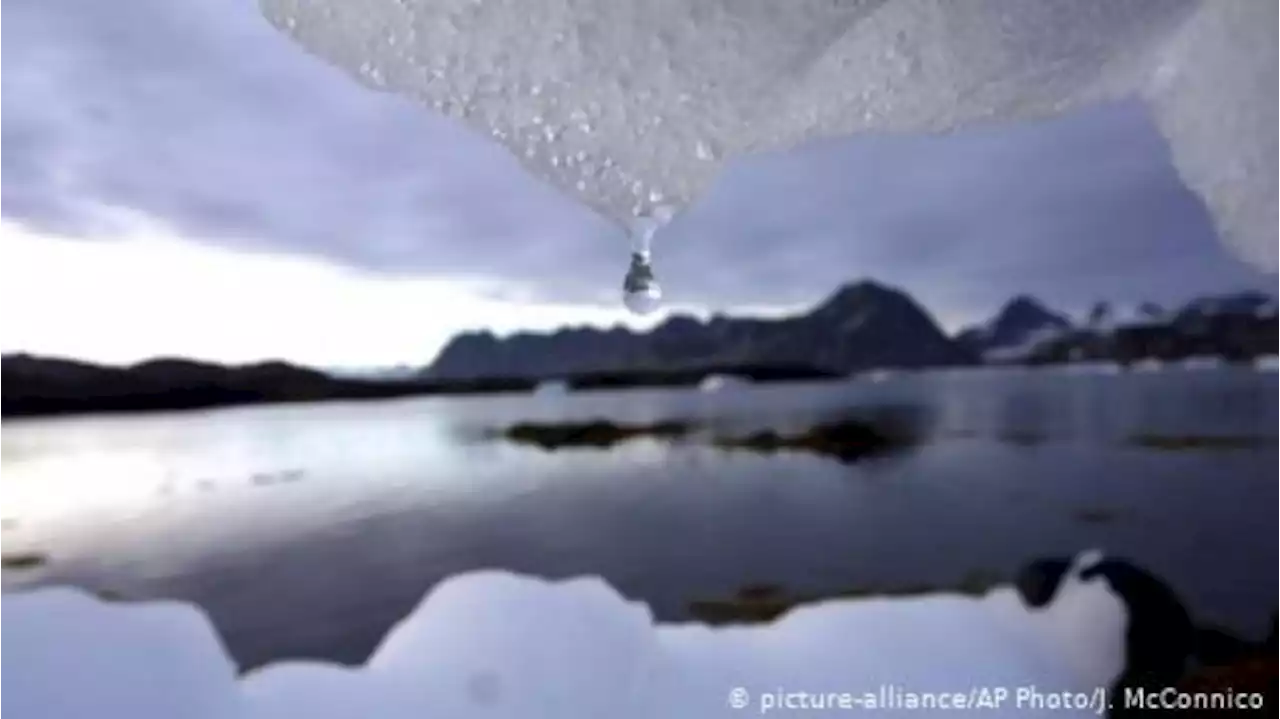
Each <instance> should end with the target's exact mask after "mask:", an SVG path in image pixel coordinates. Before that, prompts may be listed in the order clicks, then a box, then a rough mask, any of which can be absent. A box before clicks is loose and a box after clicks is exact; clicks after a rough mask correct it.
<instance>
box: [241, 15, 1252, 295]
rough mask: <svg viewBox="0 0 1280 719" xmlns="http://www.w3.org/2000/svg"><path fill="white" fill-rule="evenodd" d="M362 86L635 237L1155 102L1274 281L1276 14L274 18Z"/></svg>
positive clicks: (1235, 237)
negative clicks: (843, 144)
mask: <svg viewBox="0 0 1280 719" xmlns="http://www.w3.org/2000/svg"><path fill="white" fill-rule="evenodd" d="M260 3H261V6H262V9H263V11H264V14H265V15H266V17H267V18H268V20H269V21H270V22H272V23H273V24H274V25H275V26H277V27H278V28H279V29H280V30H281V31H283V32H285V33H287V34H288V35H290V36H291V37H293V38H294V39H296V40H297V41H298V42H299V43H301V45H302V46H303V47H305V48H307V49H308V50H310V51H311V52H313V53H315V54H316V55H318V56H320V57H322V58H324V59H326V60H328V61H330V62H332V63H334V64H336V65H337V66H340V67H342V68H345V69H346V70H347V71H349V72H350V73H351V74H352V75H354V76H355V77H356V78H358V79H359V80H360V81H361V82H363V83H365V84H366V85H368V86H370V87H374V88H377V89H380V90H387V91H391V92H396V93H400V94H403V95H408V96H411V97H413V98H416V99H417V100H419V101H421V102H423V103H425V104H426V105H427V106H429V107H431V108H434V109H435V110H438V111H440V112H443V113H446V114H448V115H451V116H453V117H455V118H457V119H459V120H461V121H463V122H466V123H468V124H470V125H471V126H472V127H474V128H475V129H477V130H478V131H480V132H482V133H484V134H485V135H489V136H492V137H493V138H494V139H495V140H497V141H498V142H500V143H503V144H505V145H506V146H507V147H508V148H510V149H511V151H512V152H513V154H514V155H515V157H516V158H518V159H519V160H520V161H521V162H523V163H524V164H525V166H526V167H527V168H528V169H529V170H531V171H532V172H533V174H535V175H537V176H539V177H541V178H544V179H546V180H548V181H550V182H551V183H553V184H554V185H556V186H558V187H560V188H561V189H563V190H564V191H565V192H567V193H568V194H570V195H571V196H576V197H578V198H580V199H581V200H582V201H583V202H585V203H587V204H588V205H590V206H591V207H593V208H595V209H596V210H598V211H599V212H601V213H602V214H604V215H605V216H607V217H611V218H613V219H615V220H616V221H618V222H619V223H620V224H622V225H623V226H624V227H625V226H627V223H628V221H629V218H631V217H633V216H640V215H652V214H653V213H654V210H655V209H656V208H657V207H658V206H661V205H669V206H672V207H677V208H679V207H683V206H685V205H687V204H688V203H690V202H691V201H693V200H695V199H696V198H697V197H699V195H700V194H701V193H702V192H703V191H704V190H705V189H706V188H707V187H708V185H709V184H710V183H711V182H712V181H713V180H714V178H715V176H716V175H717V173H718V172H720V170H721V169H722V167H723V166H724V164H725V163H726V162H727V161H730V160H732V159H733V158H735V157H741V156H743V155H744V154H747V153H752V152H759V151H767V150H777V149H785V148H789V147H792V146H794V145H796V144H798V143H800V142H803V141H805V140H809V139H817V138H825V137H833V136H843V135H847V134H851V133H859V132H869V131H893V132H941V131H947V130H950V129H952V128H955V127H958V126H962V125H965V124H968V123H973V122H977V121H982V120H989V119H1030V118H1038V117H1044V116H1048V115H1052V114H1055V113H1060V112H1063V111H1066V110H1070V109H1072V108H1076V107H1079V106H1083V105H1087V104H1090V103H1097V102H1101V101H1107V100H1114V99H1120V98H1127V97H1134V96H1137V97H1141V98H1144V99H1145V100H1146V101H1147V102H1148V104H1149V106H1150V107H1151V108H1152V110H1153V116H1154V118H1155V121H1156V123H1157V125H1158V126H1159V128H1160V130H1161V131H1162V132H1163V133H1164V135H1165V136H1166V137H1167V138H1168V140H1169V141H1170V145H1171V150H1172V157H1173V160H1174V163H1175V166H1176V167H1177V168H1178V170H1179V171H1180V173H1181V175H1182V177H1183V178H1184V180H1185V181H1186V183H1187V184H1188V186H1189V187H1191V188H1192V189H1193V190H1195V191H1196V192H1197V193H1199V194H1200V196H1201V197H1203V198H1204V200H1205V201H1206V203H1207V204H1208V206H1209V208H1210V210H1211V211H1212V213H1213V215H1214V217H1215V221H1216V223H1217V225H1218V228H1219V230H1220V231H1221V233H1222V235H1223V236H1224V238H1225V239H1226V241H1227V242H1228V243H1229V245H1230V246H1231V247H1232V248H1233V249H1234V250H1236V251H1237V252H1238V253H1239V254H1240V256H1242V257H1244V258H1245V259H1247V260H1249V261H1251V262H1253V263H1254V264H1255V265H1257V266H1260V267H1261V268H1263V269H1265V270H1269V271H1274V270H1275V269H1276V266H1277V224H1276V217H1277V200H1276V197H1277V184H1276V176H1277V167H1276V157H1277V130H1276V127H1277V109H1276V107H1277V99H1276V87H1277V70H1276V68H1277V63H1276V52H1277V50H1276V47H1277V4H1276V3H1275V2H1269V1H1267V0H966V1H965V2H954V1H952V0H696V1H694V0H260Z"/></svg>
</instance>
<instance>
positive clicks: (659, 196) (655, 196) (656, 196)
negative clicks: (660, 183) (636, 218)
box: [649, 190, 662, 205]
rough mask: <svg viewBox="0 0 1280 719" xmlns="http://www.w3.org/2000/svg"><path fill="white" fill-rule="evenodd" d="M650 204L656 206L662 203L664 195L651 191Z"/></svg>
mask: <svg viewBox="0 0 1280 719" xmlns="http://www.w3.org/2000/svg"><path fill="white" fill-rule="evenodd" d="M649 202H652V203H654V204H655V205H656V204H658V203H659V202H662V193H661V192H658V191H657V190H651V191H650V192H649Z"/></svg>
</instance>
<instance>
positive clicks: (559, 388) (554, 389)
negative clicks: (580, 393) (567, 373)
mask: <svg viewBox="0 0 1280 719" xmlns="http://www.w3.org/2000/svg"><path fill="white" fill-rule="evenodd" d="M533 393H534V394H535V395H538V396H542V397H560V396H563V395H566V394H568V393H569V385H568V384H566V383H565V382H564V380H547V381H545V382H540V383H539V384H538V386H537V387H534V388H533Z"/></svg>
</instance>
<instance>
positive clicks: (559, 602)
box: [3, 560, 1126, 719]
mask: <svg viewBox="0 0 1280 719" xmlns="http://www.w3.org/2000/svg"><path fill="white" fill-rule="evenodd" d="M1082 563H1083V560H1078V561H1077V568H1079V567H1081V566H1082ZM4 609H5V612H4V618H5V620H7V621H6V622H5V624H7V625H8V627H9V633H8V634H7V635H6V637H5V645H4V650H5V651H4V673H3V680H4V689H5V692H4V695H5V696H6V697H7V698H8V700H9V702H8V704H9V708H10V718H11V719H23V718H24V717H27V718H34V717H40V718H44V717H50V718H54V719H64V718H65V719H78V718H80V717H84V718H86V719H87V718H90V717H92V718H94V719H98V718H99V717H130V718H131V719H149V718H152V717H155V718H163V719H171V718H172V717H184V718H188V719H205V718H210V719H212V718H213V717H219V718H220V717H280V718H281V719H284V718H292V717H307V719H322V718H324V717H352V718H356V719H363V718H369V717H376V718H377V719H397V718H398V717H413V719H426V718H430V717H447V718H449V719H466V718H467V717H479V716H483V717H522V718H538V717H554V718H555V719H572V718H574V717H582V718H583V719H600V718H601V717H610V719H627V718H629V717H652V718H653V719H679V718H680V717H699V718H700V717H715V716H742V715H759V714H762V713H766V714H767V713H769V712H770V711H771V710H773V711H775V713H779V714H781V713H785V711H786V709H785V707H786V706H787V705H788V704H789V705H790V706H791V707H793V709H792V711H805V715H806V716H835V715H837V714H838V715H840V716H844V715H845V713H846V712H848V711H849V709H848V708H843V709H841V708H836V709H834V710H831V711H821V710H815V709H811V708H810V709H802V708H800V707H801V705H802V704H804V703H805V702H807V704H804V706H810V707H811V706H814V705H815V704H817V703H819V702H822V701H826V702H828V703H829V705H831V704H834V705H836V706H839V705H840V703H841V702H842V701H844V702H845V704H846V705H847V704H849V703H850V702H854V701H858V702H860V704H859V705H858V706H857V709H858V710H859V712H860V713H861V714H862V715H868V714H870V715H876V714H878V713H881V712H877V711H873V710H872V705H871V704H868V701H869V698H868V697H867V696H866V695H868V694H871V695H872V699H870V701H879V702H881V704H882V705H883V704H884V703H886V702H888V703H890V704H893V703H895V702H901V701H907V700H908V699H907V696H908V695H907V693H908V692H916V693H925V692H932V693H938V692H944V691H945V692H963V693H966V696H967V692H969V691H970V690H971V689H977V690H983V689H987V690H991V691H990V692H989V693H988V694H986V696H987V697H988V699H989V700H990V701H992V702H994V701H995V700H996V697H998V696H1000V694H999V690H1002V689H1003V690H1005V691H1007V692H1008V694H1007V696H1005V697H1004V699H1003V700H1001V701H1000V702H999V707H998V710H997V709H993V708H989V707H988V708H982V709H976V710H974V713H978V712H981V714H982V715H984V716H990V715H992V713H993V712H994V713H995V714H1001V713H1003V714H1004V715H1007V716H1034V715H1036V714H1037V713H1038V712H1036V711H1033V709H1034V708H1035V707H1034V706H1033V705H1032V703H1031V702H1032V701H1033V700H1034V697H1039V699H1040V700H1042V701H1043V700H1045V698H1046V697H1047V695H1048V694H1049V693H1051V692H1059V693H1060V692H1064V691H1069V692H1073V693H1079V694H1080V695H1081V696H1080V697H1079V698H1078V699H1076V701H1078V702H1080V704H1081V706H1079V707H1078V708H1077V709H1076V711H1074V712H1073V711H1065V712H1064V710H1062V709H1060V708H1059V709H1054V710H1049V709H1046V710H1045V712H1044V713H1045V714H1046V715H1047V714H1050V713H1051V714H1053V715H1054V716H1063V715H1064V714H1065V715H1071V714H1073V713H1075V714H1078V715H1086V714H1088V715H1096V713H1097V701H1098V700H1097V697H1098V696H1099V692H1098V690H1099V688H1100V687H1105V686H1108V685H1110V684H1111V682H1112V680H1113V679H1114V677H1115V676H1116V675H1117V674H1118V673H1119V671H1120V669H1121V667H1122V664H1123V656H1122V655H1123V653H1124V649H1123V647H1124V637H1123V635H1124V629H1125V626H1126V609H1125V605H1124V603H1123V602H1122V600H1121V599H1120V598H1119V597H1118V596H1117V595H1116V594H1114V593H1113V591H1112V590H1111V588H1110V586H1109V585H1108V584H1107V583H1106V581H1105V580H1103V579H1094V580H1091V581H1088V582H1085V581H1082V580H1080V579H1079V578H1078V577H1077V576H1075V575H1074V574H1073V575H1071V576H1069V577H1068V579H1067V580H1066V581H1064V582H1063V584H1062V585H1061V587H1060V588H1059V590H1058V592H1057V594H1056V595H1054V599H1053V601H1052V602H1051V603H1050V604H1049V605H1047V606H1046V607H1045V608H1043V609H1040V610H1031V609H1028V608H1027V607H1025V606H1024V605H1023V604H1022V601H1021V599H1020V598H1019V595H1018V593H1017V592H1015V591H1014V590H1012V589H999V590H996V591H994V592H992V593H991V594H989V595H988V596H986V597H984V598H968V597H961V596H951V595H933V596H925V597H919V598H910V599H892V600H891V599H870V600H848V601H839V602H835V601H833V602H829V603H826V604H822V605H816V606H813V607H808V608H802V609H799V610H796V611H794V612H792V613H790V614H788V615H786V616H785V617H783V618H782V619H781V620H779V621H778V622H775V623H774V624H773V625H770V626H764V627H743V628H728V629H710V628H706V627H702V626H696V625H686V626H679V625H660V626H656V627H655V625H654V623H653V621H652V618H651V616H650V615H649V613H648V611H647V610H646V609H645V608H644V606H643V605H640V604H635V603H630V602H628V601H626V600H624V599H623V598H621V597H620V596H619V595H618V594H617V593H615V592H614V591H613V590H612V589H611V588H609V587H608V586H607V585H606V584H604V583H603V582H601V581H600V580H598V579H576V580H572V581H567V582H558V583H557V582H546V581H542V580H538V579H533V578H529V577H522V576H516V575H512V574H507V573H501V572H478V573H473V574H468V575H463V576H459V577H456V578H454V579H451V580H449V581H446V582H444V583H443V584H441V585H440V586H439V587H437V588H436V589H435V590H434V591H433V592H431V594H430V595H428V597H427V598H426V599H425V600H424V601H423V603H422V604H421V605H420V606H419V607H418V608H417V609H416V610H415V611H414V612H413V613H412V614H411V615H410V616H409V617H408V618H406V619H405V620H403V621H402V622H401V623H400V624H399V625H398V626H396V627H395V628H394V629H393V630H392V631H391V633H390V634H389V635H388V636H387V637H386V639H385V640H384V641H383V642H382V644H381V646H379V647H378V649H377V650H376V652H375V653H374V655H373V656H372V657H371V658H370V659H369V661H368V662H367V663H366V665H365V666H363V667H359V668H346V667H340V666H336V665H330V664H323V663H317V662H282V663H278V664H274V665H270V666H267V667H266V668H263V669H260V670H257V671H255V672H252V673H250V674H249V675H247V676H245V677H243V678H241V679H239V680H237V679H236V677H235V668H234V667H233V665H232V662H231V660H230V659H228V657H227V655H226V654H225V652H224V650H223V648H222V646H221V645H220V643H219V641H218V639H217V637H216V635H215V633H214V631H213V628H212V626H211V625H210V623H209V621H208V620H207V619H206V617H205V616H204V615H203V614H201V613H200V612H199V611H198V610H197V609H195V608H193V607H190V606H187V605H180V604H176V603H167V602H152V603H146V604H132V605H130V604H119V603H109V602H103V601H100V600H98V599H96V598H93V597H91V596H89V595H87V594H85V593H83V592H80V591H78V590H73V589H66V588H55V589H42V590H38V591H34V592H31V593H28V594H23V595H12V596H10V597H7V598H6V599H5V600H4ZM1031 687H1034V692H1035V693H1034V694H1032V689H1031ZM1019 690H1021V695H1019V693H1018V692H1019ZM801 693H807V695H808V697H807V698H805V697H803V696H802V695H801ZM822 695H825V697H824V696H822ZM841 695H844V696H847V697H848V699H847V700H841V699H840V696H841ZM1019 699H1021V701H1019ZM737 704H745V706H743V707H742V708H739V707H737V706H736V705H737ZM1086 705H1087V706H1086ZM901 711H903V709H902V707H901V706H890V707H887V708H886V710H885V711H884V712H883V713H884V714H898V713H901ZM917 711H918V710H917ZM944 712H945V713H946V714H947V715H954V714H955V713H956V710H955V709H954V708H952V709H947V710H939V712H938V713H939V714H941V713H944ZM913 713H916V712H913ZM926 713H927V712H926ZM961 713H963V712H961Z"/></svg>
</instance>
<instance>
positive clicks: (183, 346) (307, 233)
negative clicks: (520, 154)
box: [0, 0, 1275, 365]
mask: <svg viewBox="0 0 1280 719" xmlns="http://www.w3.org/2000/svg"><path fill="white" fill-rule="evenodd" d="M4 9H5V16H6V17H5V20H7V22H5V23H4V24H3V26H2V30H3V42H2V43H0V53H2V54H3V58H2V60H3V68H4V72H3V75H2V76H0V77H2V82H3V99H4V105H3V112H2V113H0V119H2V124H3V147H2V150H0V165H2V168H3V178H2V179H3V182H2V184H0V189H2V199H3V205H2V207H0V242H2V243H3V248H4V250H3V251H4V254H3V260H2V261H0V268H2V269H0V273H2V276H0V292H3V302H4V306H5V307H7V308H9V310H8V311H7V312H6V321H5V323H4V327H3V335H0V345H2V347H3V349H4V350H5V351H18V350H26V351H34V352H41V353H50V354H61V355H72V356H77V357H83V358H87V359H93V360H100V361H110V362H128V361H134V360H137V359H141V358H143V357H147V356H150V355H156V354H166V355H188V356H194V357H201V358H207V359H215V360H223V361H248V360H254V359H260V358H264V357H283V358H286V359H291V360H295V361H300V362H307V363H313V364H326V365H332V364H390V363H398V362H408V363H421V362H424V361H426V360H428V359H429V358H430V357H431V356H432V354H434V352H435V351H436V350H437V349H438V348H439V347H440V345H441V344H442V343H443V342H444V341H446V340H447V339H448V337H449V336H451V335H452V334H453V333H455V332H457V331H460V330H463V329H471V328H480V327H485V328H490V329H494V330H496V331H499V332H505V331H510V330H513V329H516V328H535V329H538V328H548V327H553V326H556V325H559V324H562V323H575V324H576V323H590V324H610V323H615V322H627V321H630V320H629V318H627V317H626V316H625V314H624V312H623V310H622V309H621V308H620V306H619V303H618V297H617V294H618V291H619V285H620V282H621V277H622V274H623V271H624V270H625V265H626V260H627V258H626V247H627V246H626V243H625V240H624V239H623V238H622V237H620V236H619V234H618V232H617V231H616V230H615V229H614V228H613V226H612V225H611V224H609V223H607V222H605V221H604V220H603V219H601V218H598V217H595V216H594V215H592V214H591V213H590V212H589V211H588V210H586V209H585V208H583V207H581V206H578V205H577V204H576V203H575V202H573V201H572V200H570V199H568V198H565V197H562V196H560V195H558V194H557V193H556V192H555V191H553V190H551V189H550V188H548V187H547V186H545V185H543V184H542V183H541V182H540V181H539V180H537V179H535V178H533V177H531V176H529V175H527V174H526V173H524V172H523V171H522V170H521V169H520V168H519V167H518V165H517V164H516V162H515V161H514V160H513V159H512V158H511V157H510V156H508V155H507V153H506V151H505V150H504V149H503V148H501V147H499V146H497V145H495V144H493V143H491V142H489V141H488V140H487V139H483V138H480V137H477V136H474V135H472V134H471V133H469V132H468V131H467V130H465V129H463V128H461V127H459V126H457V125H455V124H454V123H453V122H452V121H450V120H447V119H445V118H441V117H437V116H434V115H432V114H431V113H430V112H429V111H427V110H426V109H423V108H421V107H419V106H417V105H415V104H413V103H411V102H409V101H407V100H403V99H400V98H397V97H394V96H390V95H386V94H381V93H376V92H373V91H371V90H367V89H365V88H363V87H361V86H359V85H357V84H356V83H355V82H354V81H353V80H351V79H349V78H348V77H346V76H345V75H344V74H343V73H341V72H340V71H338V70H336V69H333V68H331V67H329V66H328V65H326V64H324V63H323V62H322V61H320V60H317V59H315V58H313V57H311V56H309V55H307V54H305V53H304V52H303V51H302V50H301V49H300V48H299V47H297V46H295V45H293V44H292V43H291V42H290V41H289V40H287V39H286V38H285V37H283V36H282V35H280V34H278V33H277V32H276V31H275V30H273V29H272V28H271V27H270V26H268V25H267V23H266V21H265V20H263V19H262V18H261V17H260V16H259V15H258V12H257V8H256V3H254V2H252V0H234V1H233V2H225V0H221V1H219V0H178V1H174V0H116V1H115V2H109V3H108V2H100V0H7V1H6V2H5V8H4ZM655 260H656V263H657V270H658V274H659V277H660V279H661V280H662V281H663V284H664V286H665V288H666V290H667V294H668V296H669V297H670V298H672V302H673V303H675V304H676V305H678V306H680V307H683V308H694V309H699V310H707V309H712V310H735V309H737V310H742V311H751V312H756V311H768V310H778V309H786V308H795V307H799V306H803V305H805V304H808V303H811V302H814V301H817V300H819V299H820V298H821V297H822V296H823V295H825V294H828V293H829V292H830V291H831V290H832V289H833V288H834V287H835V286H836V285H837V284H839V283H840V282H843V281H846V280H849V279H854V278H859V277H874V278H877V279H880V280H883V281H885V282H889V283H893V284H898V285H900V286H902V287H904V288H905V289H907V290H908V291H910V292H911V293H912V294H913V295H915V296H916V297H917V298H918V299H919V300H920V301H921V302H922V303H924V304H925V305H926V306H927V307H928V308H930V309H931V310H932V311H933V312H934V314H935V316H936V317H937V318H938V319H939V320H940V321H941V322H942V323H943V324H944V325H946V326H948V327H951V328H954V327H956V326H958V325H959V324H961V323H964V322H967V321H971V320H973V319H975V318H979V317H981V316H983V315H986V314H988V313H990V312H992V311H993V310H994V309H995V308H996V307H997V306H998V305H999V304H1000V303H1001V302H1002V301H1003V300H1005V299H1006V298H1007V297H1008V296H1010V295H1012V294H1014V293H1018V292H1031V293H1035V294H1037V295H1039V296H1041V297H1042V298H1044V299H1045V300H1046V301H1047V302H1049V303H1051V304H1054V305H1056V306H1058V307H1060V308H1062V309H1065V310H1068V311H1072V312H1078V311H1080V310H1081V309H1082V308H1083V306H1084V305H1086V304H1087V303H1089V302H1091V301H1093V300H1095V299H1102V298H1105V299H1111V300H1114V301H1119V302H1134V301H1137V300H1142V299H1153V300H1156V301H1159V302H1163V303H1172V302H1177V301H1180V300H1183V299H1185V298H1187V297H1188V296H1189V295H1192V294H1196V293H1203V292H1213V291H1222V290H1232V289H1238V288H1242V287H1271V288H1274V286H1275V279H1274V277H1271V278H1266V277H1262V276H1260V275H1257V274H1256V273H1254V272H1253V271H1251V270H1250V269H1248V268H1247V267H1245V266H1243V265H1242V264H1240V263H1239V262H1237V261H1235V260H1234V259H1232V258H1231V257H1229V256H1228V255H1226V254H1225V253H1224V252H1223V251H1222V250H1221V249H1220V248H1219V245H1218V244H1217V241H1216V239H1215V237H1214V233H1213V229H1212V227H1211V224H1210V221H1209V218H1208V215H1207V214H1206V212H1205V210H1204V208H1203V207H1202V206H1201V204H1200V203H1199V202H1198V200H1197V199H1196V198H1195V197H1194V196H1192V195H1191V194H1190V193H1189V192H1188V191H1187V190H1185V189H1184V188H1183V187H1182V185H1181V184H1180V183H1179V181H1178V180H1177V178H1176V176H1175V175H1174V173H1173V171H1172V169H1171V167H1170V165H1169V160H1168V156H1167V148H1166V147H1165V144H1164V143H1163V141H1162V140H1161V139H1160V137H1159V136H1158V135H1157V134H1156V132H1155V131H1154V130H1153V129H1152V127H1151V125H1150V123H1149V121H1148V119H1147V117H1146V115H1145V114H1144V111H1143V109H1142V108H1141V107H1140V106H1139V105H1137V104H1131V105H1123V104H1122V105H1116V106H1109V107H1102V108H1097V109H1094V110H1090V111H1088V112H1085V113H1081V114H1078V115H1074V116H1071V117H1067V118H1062V119H1059V120H1055V121H1052V122H1048V123H1041V124H1036V125H1021V126H1012V127H988V128H983V129H978V130H968V131H965V132H962V133H958V134H955V135H951V136H946V137H889V136H876V137H863V138H857V139H852V140H844V141H840V142H827V143H821V144H817V145H813V146H810V147H806V148H801V149H799V150H797V151H794V152H792V153H788V154H785V155H777V156H770V157H759V158H753V159H751V160H746V161H739V162H736V163H735V164H733V165H731V166H730V167H729V168H728V170H727V172H726V174H725V176H724V177H723V178H722V180H721V182H720V183H719V184H718V185H717V186H716V187H714V188H713V190H712V191H711V193H710V194H709V195H708V196H707V197H706V198H704V199H703V200H702V201H701V202H699V203H698V204H697V205H695V206H694V207H693V208H691V209H690V210H689V211H688V212H687V213H686V214H685V215H684V216H682V217H681V218H680V219H679V220H678V221H677V222H676V224H674V225H673V226H672V227H671V228H670V229H669V232H668V233H667V234H666V235H665V236H663V237H662V238H661V239H660V242H659V244H658V245H657V246H655Z"/></svg>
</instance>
